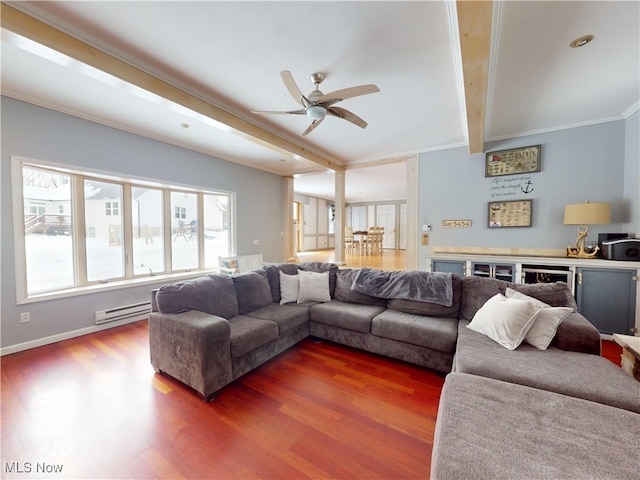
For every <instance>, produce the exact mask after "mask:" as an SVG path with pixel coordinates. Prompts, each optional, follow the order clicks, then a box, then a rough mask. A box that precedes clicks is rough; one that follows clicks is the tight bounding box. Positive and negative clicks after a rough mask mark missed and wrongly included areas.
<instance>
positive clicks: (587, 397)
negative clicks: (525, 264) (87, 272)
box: [149, 263, 640, 479]
mask: <svg viewBox="0 0 640 480" xmlns="http://www.w3.org/2000/svg"><path fill="white" fill-rule="evenodd" d="M363 274H368V275H369V277H367V276H366V275H363ZM390 276H391V277H390ZM367 279H372V281H370V282H368V281H364V280H367ZM389 285H393V286H395V287H397V288H395V289H393V288H392V289H391V292H392V293H391V294H388V290H389V289H388V288H387V287H388V286H389ZM434 285H435V287H434ZM442 285H444V286H445V288H446V290H447V295H446V296H444V297H446V298H444V297H442V298H441V297H439V296H438V295H436V298H435V300H434V301H426V300H428V299H429V297H428V296H426V297H425V295H423V293H424V291H425V290H427V291H428V290H429V289H436V290H437V289H442V288H443V287H442ZM514 292H515V293H514ZM370 293H373V295H371V294H370ZM436 293H437V292H436ZM505 294H512V295H522V294H524V295H528V296H529V297H533V298H534V299H537V300H534V301H541V302H544V304H545V305H546V306H551V307H555V308H550V309H549V310H545V311H551V310H563V309H562V308H561V307H565V308H564V312H560V313H562V315H563V318H562V320H561V322H560V323H559V325H558V324H556V325H554V328H553V331H552V332H551V333H549V334H548V339H547V340H549V339H552V340H551V343H550V345H549V346H548V347H547V348H546V349H540V348H541V347H540V345H537V344H538V340H537V339H535V338H533V337H532V340H533V341H531V340H530V339H529V337H527V338H525V340H524V341H522V343H521V344H520V345H519V346H518V347H517V348H514V349H508V348H505V347H504V346H502V345H500V344H499V343H497V341H495V340H494V339H492V338H489V337H488V336H487V335H486V334H483V333H478V331H475V330H472V329H471V328H470V327H473V328H477V327H476V322H477V320H478V319H479V318H480V317H482V316H483V315H482V314H484V318H487V315H486V311H487V308H488V306H489V304H490V303H491V302H490V301H489V300H493V299H495V298H498V297H500V298H505ZM418 297H419V301H418ZM151 301H152V313H151V314H150V316H149V341H150V349H151V363H152V365H153V367H154V368H155V369H156V371H158V372H163V373H165V374H168V375H170V376H172V377H174V378H176V379H177V380H180V381H181V382H183V383H185V384H186V385H188V386H190V387H192V388H193V389H195V390H196V391H197V392H198V393H199V394H200V395H201V396H202V397H203V398H205V399H207V400H208V399H211V398H212V397H213V396H214V395H215V394H216V392H217V391H219V390H220V389H221V388H223V387H224V386H225V385H227V384H228V383H229V382H231V381H233V380H234V379H236V378H238V377H240V376H241V375H243V374H245V373H246V372H248V371H250V370H252V369H253V368H255V367H257V366H259V365H261V364H262V363H264V362H266V361H267V360H269V359H271V358H273V357H274V356H275V355H277V354H279V353H281V352H282V351H284V350H286V349H287V348H289V347H291V346H292V345H294V344H296V343H297V342H299V341H300V340H302V339H304V338H306V337H308V336H310V335H311V336H313V337H317V338H320V339H325V340H329V341H332V342H337V343H340V344H344V345H348V346H351V347H355V348H359V349H362V350H366V351H369V352H373V353H377V354H381V355H386V356H389V357H392V358H396V359H400V360H403V361H407V362H411V363H414V364H417V365H421V366H424V367H427V368H430V369H433V370H435V371H437V372H440V373H441V374H443V375H447V376H446V379H445V384H444V387H443V391H442V395H441V399H440V406H439V412H438V418H437V423H436V432H435V438H434V444H433V451H432V470H431V476H432V478H474V479H475V478H633V477H634V476H636V478H637V473H638V471H639V468H640V453H639V452H640V448H639V447H640V444H639V441H640V440H639V438H640V437H639V436H638V432H640V383H638V382H636V381H635V380H634V379H633V378H631V377H630V376H628V375H627V374H626V373H625V372H623V371H622V370H621V369H620V368H618V367H616V366H615V365H613V364H612V363H611V362H609V361H608V360H606V359H604V358H602V357H600V356H599V354H600V336H599V333H598V331H597V330H596V329H595V328H594V327H593V326H592V325H591V324H590V323H589V322H588V321H587V320H586V319H585V318H584V317H583V316H582V315H580V314H579V313H577V312H576V305H575V301H574V299H573V297H572V295H571V292H570V290H569V289H568V287H567V285H566V284H563V283H555V284H537V285H518V284H511V283H507V282H503V281H500V280H493V279H486V278H479V277H468V278H464V279H460V278H458V277H457V276H455V275H451V274H432V273H428V272H405V273H401V272H396V273H388V272H386V273H385V272H381V271H372V269H359V270H353V269H339V268H338V267H337V266H336V265H334V264H325V263H301V264H293V263H283V264H270V265H265V266H264V267H263V268H262V269H258V270H254V271H251V272H246V273H242V274H237V275H234V276H232V277H227V276H224V275H208V276H205V277H201V278H198V279H195V280H190V281H185V282H180V283H175V284H171V285H165V286H163V287H161V288H160V289H158V290H154V291H153V292H152V295H151ZM507 302H510V303H509V305H511V304H517V301H514V300H509V301H505V304H506V303H507ZM518 305H520V304H518ZM500 307H501V305H500ZM558 307H560V308H558ZM542 310H543V309H541V308H536V309H535V311H536V312H538V311H542ZM492 312H493V311H492V310H491V311H490V312H489V313H492ZM534 316H535V315H534ZM489 318H490V317H489ZM558 318H559V317H558ZM556 323H557V322H556ZM470 324H471V325H470ZM556 329H557V330H556ZM530 331H533V328H531V330H530ZM489 335H491V334H489ZM526 342H529V343H531V344H529V343H526ZM533 345H537V347H536V346H533Z"/></svg>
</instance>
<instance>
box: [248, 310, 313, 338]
mask: <svg viewBox="0 0 640 480" xmlns="http://www.w3.org/2000/svg"><path fill="white" fill-rule="evenodd" d="M247 316H249V317H252V318H259V319H261V320H270V321H272V322H274V323H276V324H277V325H278V335H282V334H283V333H286V332H288V331H289V330H292V329H294V328H296V327H297V326H299V325H302V324H303V323H305V322H308V321H309V308H308V307H305V306H301V305H279V304H277V303H271V304H269V305H267V306H266V307H262V308H259V309H258V310H254V311H252V312H250V313H247Z"/></svg>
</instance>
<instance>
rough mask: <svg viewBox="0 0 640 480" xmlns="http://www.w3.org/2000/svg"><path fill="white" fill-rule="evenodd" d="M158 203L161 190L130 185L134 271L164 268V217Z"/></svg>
mask: <svg viewBox="0 0 640 480" xmlns="http://www.w3.org/2000/svg"><path fill="white" fill-rule="evenodd" d="M158 205H162V190H160V189H157V188H146V187H131V219H132V221H133V272H134V274H135V275H142V274H145V273H149V274H152V273H155V272H164V235H163V232H164V219H163V218H162V209H159V208H158Z"/></svg>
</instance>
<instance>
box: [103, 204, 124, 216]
mask: <svg viewBox="0 0 640 480" xmlns="http://www.w3.org/2000/svg"><path fill="white" fill-rule="evenodd" d="M104 207H105V215H109V216H111V215H120V206H119V203H118V202H104Z"/></svg>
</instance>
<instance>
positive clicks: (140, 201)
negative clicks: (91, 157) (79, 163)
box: [13, 158, 234, 299]
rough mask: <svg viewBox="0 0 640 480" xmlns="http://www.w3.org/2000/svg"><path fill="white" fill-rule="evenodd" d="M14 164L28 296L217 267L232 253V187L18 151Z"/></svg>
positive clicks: (20, 269) (21, 269) (20, 271)
mask: <svg viewBox="0 0 640 480" xmlns="http://www.w3.org/2000/svg"><path fill="white" fill-rule="evenodd" d="M13 165H14V167H13V168H14V173H13V175H14V178H15V180H16V181H17V182H20V183H21V184H22V192H21V193H19V192H18V193H17V196H16V197H15V199H16V204H15V214H16V215H18V216H19V218H22V221H23V222H24V230H23V231H22V234H21V237H22V241H23V245H24V249H23V250H22V249H17V252H18V255H17V257H18V258H17V259H16V266H17V268H16V272H17V276H18V279H17V280H18V281H17V282H16V283H17V285H19V286H21V285H24V287H19V288H20V289H21V292H20V293H21V294H22V297H23V298H25V299H27V298H29V297H33V296H39V297H41V296H43V295H48V294H52V295H57V294H60V293H64V292H63V291H65V290H69V289H78V288H82V287H85V286H91V285H100V284H103V283H109V282H115V281H119V282H125V283H126V282H127V280H133V279H135V278H139V277H145V276H149V275H156V274H178V273H180V272H184V271H195V270H198V269H205V268H206V269H216V268H217V267H218V257H221V256H223V257H224V256H229V255H230V254H232V253H233V252H232V248H231V241H230V239H231V238H233V237H232V228H233V225H232V219H233V216H232V215H231V207H232V206H233V205H234V202H233V195H232V194H229V193H216V192H205V191H199V190H196V189H186V188H182V187H179V188H178V187H167V186H164V185H160V184H157V185H154V184H152V183H151V182H148V181H145V182H144V184H142V183H138V182H136V181H135V180H122V178H121V177H117V179H116V177H115V176H114V177H113V178H111V177H107V176H105V175H94V174H89V173H86V172H77V171H72V170H70V169H68V168H63V167H58V166H52V165H41V164H37V163H34V162H27V161H24V160H21V159H18V158H14V159H13ZM18 184H19V183H18ZM165 212H166V213H165ZM169 212H170V213H169ZM201 246H202V247H203V248H200V247H201ZM169 259H170V262H169V263H167V262H168V260H169ZM22 277H24V281H23V280H22ZM25 287H26V289H25Z"/></svg>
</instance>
